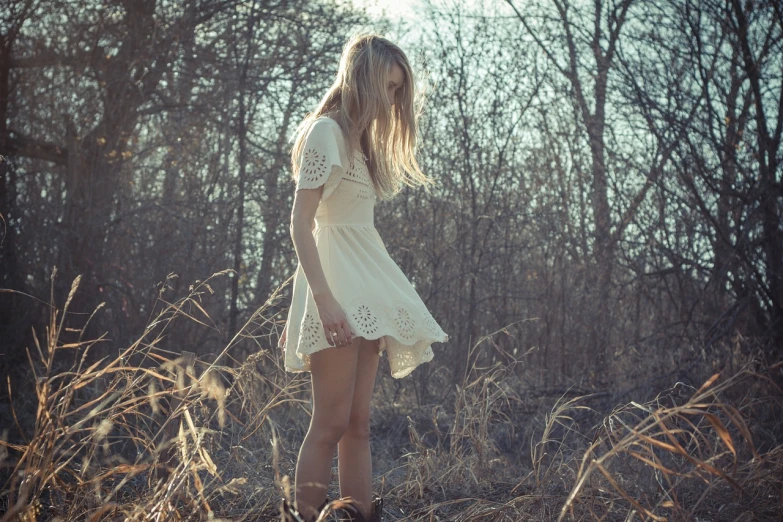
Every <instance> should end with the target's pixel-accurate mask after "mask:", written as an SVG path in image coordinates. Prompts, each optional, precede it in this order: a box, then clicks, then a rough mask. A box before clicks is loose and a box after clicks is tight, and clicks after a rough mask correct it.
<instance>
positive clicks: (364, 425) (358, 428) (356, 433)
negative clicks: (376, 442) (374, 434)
mask: <svg viewBox="0 0 783 522" xmlns="http://www.w3.org/2000/svg"><path fill="white" fill-rule="evenodd" d="M345 435H347V436H349V437H351V438H353V439H367V440H369V439H370V416H369V415H351V418H350V419H349V420H348V426H347V428H346V430H345Z"/></svg>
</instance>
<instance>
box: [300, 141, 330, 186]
mask: <svg viewBox="0 0 783 522" xmlns="http://www.w3.org/2000/svg"><path fill="white" fill-rule="evenodd" d="M325 175H326V154H324V153H322V152H319V151H318V150H317V149H314V148H310V149H307V150H306V151H305V153H304V155H303V156H302V165H301V166H300V168H299V176H300V177H302V178H303V179H304V180H305V181H307V182H310V183H315V182H317V181H319V180H321V179H322V178H323V177H324V176H325Z"/></svg>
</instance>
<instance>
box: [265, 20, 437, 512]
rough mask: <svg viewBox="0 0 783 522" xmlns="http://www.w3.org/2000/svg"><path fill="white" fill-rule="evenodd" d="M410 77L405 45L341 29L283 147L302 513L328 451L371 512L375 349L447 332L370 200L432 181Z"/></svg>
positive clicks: (324, 474)
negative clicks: (337, 49)
mask: <svg viewBox="0 0 783 522" xmlns="http://www.w3.org/2000/svg"><path fill="white" fill-rule="evenodd" d="M414 95H415V92H414V79H413V74H412V72H411V67H410V65H409V63H408V59H407V58H406V56H405V54H404V53H403V52H402V51H401V50H400V48H399V47H397V46H396V45H395V44H393V43H392V42H390V41H389V40H387V39H385V38H382V37H380V36H377V35H371V34H369V35H368V34H365V35H359V36H356V37H354V38H352V39H351V40H350V41H349V42H348V43H347V44H346V46H345V48H344V50H343V54H342V57H341V60H340V67H339V70H338V72H337V77H336V79H335V81H334V83H333V84H332V86H331V88H330V89H329V91H328V92H327V93H326V95H325V96H324V97H323V99H322V100H321V103H320V104H319V105H318V107H317V108H316V110H315V111H314V112H313V113H312V114H310V115H308V116H307V118H305V120H304V121H303V122H302V124H301V126H300V128H299V132H298V133H297V137H296V139H295V142H294V146H293V150H292V154H291V156H292V170H293V175H294V179H295V181H296V193H295V197H294V205H293V211H292V214H291V236H292V239H293V243H294V248H295V250H296V254H297V257H298V258H299V267H298V269H297V271H296V275H295V276H294V285H293V297H292V301H291V307H290V309H289V313H288V321H287V323H286V329H285V331H284V333H283V337H282V339H281V344H282V345H283V346H284V348H285V366H286V369H287V370H289V371H292V372H302V371H310V372H311V377H312V393H313V415H312V419H311V422H310V428H309V430H308V432H307V435H306V437H305V439H304V442H303V443H302V448H301V450H300V452H299V459H298V461H297V466H296V479H295V480H296V504H297V507H298V509H299V512H300V513H301V515H302V516H303V517H304V519H305V520H311V519H314V518H316V517H317V515H318V512H319V510H320V507H322V506H323V505H324V502H325V498H326V492H327V487H328V484H329V478H330V470H331V463H332V457H333V456H334V450H335V448H337V450H338V471H339V481H340V494H341V496H342V497H351V498H352V499H353V500H354V501H355V503H356V508H355V509H354V512H353V513H352V516H353V518H354V519H356V520H365V519H370V520H380V511H381V504H380V502H379V499H376V500H375V501H373V500H371V497H372V464H371V456H370V399H371V397H372V391H373V387H374V384H375V376H376V371H377V369H378V361H379V356H380V354H381V353H382V352H383V351H384V350H385V351H386V353H387V355H388V359H389V365H390V367H391V372H392V376H393V377H395V378H401V377H404V376H406V375H408V374H409V373H410V372H411V371H413V369H414V368H415V367H416V366H418V365H419V364H421V363H423V362H427V361H430V360H431V359H432V357H433V353H432V350H431V348H430V345H431V344H432V343H433V342H445V341H446V340H447V336H446V334H445V333H444V332H443V330H442V329H441V328H440V326H438V324H437V323H436V322H435V320H434V319H433V318H432V316H431V315H430V313H429V312H428V311H427V309H426V307H425V306H424V303H422V301H421V299H420V298H419V296H418V295H417V294H416V291H415V290H414V289H413V287H412V286H411V284H410V282H409V281H408V280H407V278H406V277H405V275H403V273H402V272H401V271H400V269H399V267H397V265H396V264H395V263H394V261H392V259H391V258H390V257H389V254H388V252H387V251H386V248H385V247H384V245H383V242H382V241H381V238H380V236H379V235H378V232H377V230H376V229H375V227H374V225H373V208H374V206H375V202H376V199H378V198H388V197H390V196H393V195H394V194H395V193H396V192H398V191H399V189H400V188H401V185H402V184H407V185H409V186H418V185H426V184H429V183H431V182H432V181H431V180H430V178H428V177H427V176H425V175H424V174H423V173H422V172H421V170H420V168H419V165H418V163H417V162H416V158H415V157H414V151H415V148H416V137H417V136H416V117H417V114H416V111H415V107H414Z"/></svg>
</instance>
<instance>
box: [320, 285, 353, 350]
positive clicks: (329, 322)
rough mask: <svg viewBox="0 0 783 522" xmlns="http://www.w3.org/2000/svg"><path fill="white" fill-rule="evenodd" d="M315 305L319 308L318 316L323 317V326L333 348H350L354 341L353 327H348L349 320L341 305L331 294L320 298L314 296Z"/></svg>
mask: <svg viewBox="0 0 783 522" xmlns="http://www.w3.org/2000/svg"><path fill="white" fill-rule="evenodd" d="M313 297H314V299H315V305H316V306H317V307H318V315H319V316H320V317H321V324H323V327H324V334H325V335H326V340H327V342H328V343H329V344H330V345H331V346H348V345H349V344H351V341H353V333H352V332H351V327H350V326H348V319H347V318H346V316H345V311H343V309H342V307H341V306H340V303H338V302H337V300H336V299H335V298H334V296H333V295H332V294H331V293H329V294H326V295H323V296H321V297H319V296H313Z"/></svg>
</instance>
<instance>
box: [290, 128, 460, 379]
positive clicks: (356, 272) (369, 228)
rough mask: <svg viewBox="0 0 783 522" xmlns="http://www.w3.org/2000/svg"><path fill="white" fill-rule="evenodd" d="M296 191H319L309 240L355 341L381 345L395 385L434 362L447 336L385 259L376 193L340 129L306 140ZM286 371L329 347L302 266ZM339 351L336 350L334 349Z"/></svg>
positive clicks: (306, 364)
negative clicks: (436, 345)
mask: <svg viewBox="0 0 783 522" xmlns="http://www.w3.org/2000/svg"><path fill="white" fill-rule="evenodd" d="M303 151H304V152H303V155H302V158H301V164H300V165H301V166H300V171H299V181H298V182H297V186H296V189H297V190H299V189H311V188H318V187H320V186H321V185H323V186H324V189H323V193H322V195H321V201H320V203H319V204H318V209H317V211H316V214H315V229H314V231H313V235H314V237H315V244H316V247H317V248H318V256H319V258H320V261H321V266H322V267H323V271H324V275H325V276H326V281H327V283H328V284H329V289H330V290H331V291H332V294H333V295H334V297H335V299H336V300H337V302H338V303H340V305H341V306H342V308H343V310H344V311H345V314H346V316H347V319H348V324H349V325H350V327H351V332H353V335H354V336H356V337H364V338H365V339H380V344H379V352H380V353H382V352H383V351H384V350H385V351H386V353H387V356H388V358H389V365H390V367H391V374H392V377H395V378H401V377H405V376H406V375H408V374H409V373H411V372H412V371H413V370H414V368H416V367H417V366H418V365H419V364H421V363H424V362H428V361H431V360H432V358H433V353H432V348H431V347H430V345H431V344H432V343H433V342H445V341H447V340H448V336H447V335H446V334H445V333H444V332H443V330H442V329H441V327H440V326H439V325H438V323H437V322H436V321H435V319H433V318H432V315H430V313H429V311H428V310H427V308H426V306H425V305H424V303H423V302H422V300H421V298H420V297H419V295H418V294H417V293H416V290H414V288H413V286H412V285H411V283H410V282H409V281H408V279H407V278H406V277H405V275H404V274H403V273H402V271H401V270H400V268H399V267H398V266H397V264H396V263H395V262H394V261H393V260H392V258H391V257H390V256H389V253H388V252H387V251H386V247H385V246H384V244H383V241H382V240H381V238H380V236H379V235H378V231H377V230H376V229H375V225H374V222H373V210H374V207H375V201H376V199H377V198H376V193H375V188H374V186H373V183H372V179H371V178H370V173H369V171H368V170H367V166H366V164H365V160H364V157H363V155H362V154H361V153H360V152H358V151H356V152H355V153H354V154H351V155H350V156H352V157H350V158H349V153H348V152H347V147H346V144H345V140H344V138H343V134H342V131H341V129H340V126H339V125H338V124H337V122H336V121H334V120H333V119H331V118H328V117H326V116H322V117H320V118H318V119H316V120H315V122H313V124H312V126H311V128H310V130H309V132H308V135H307V136H306V138H305V145H304V148H303ZM287 325H288V332H287V338H286V344H285V367H286V369H287V370H288V371H291V372H304V371H309V370H310V355H311V354H313V353H315V352H317V351H319V350H324V349H326V348H330V347H331V346H330V345H329V343H328V342H327V341H326V335H325V334H324V328H323V326H322V325H321V320H320V318H319V316H318V308H317V307H316V305H315V301H314V300H313V295H312V292H310V288H309V286H308V284H307V279H306V277H305V274H304V271H303V270H302V265H301V264H300V265H299V267H298V268H297V270H296V274H295V275H294V284H293V295H292V298H291V307H290V308H289V311H288V322H287ZM338 349H339V348H338Z"/></svg>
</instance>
